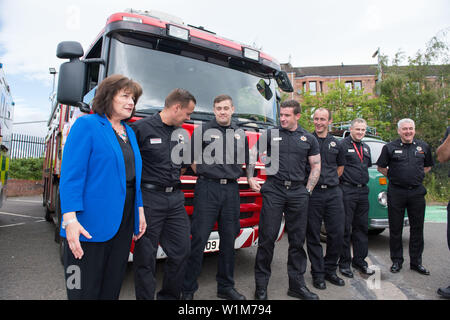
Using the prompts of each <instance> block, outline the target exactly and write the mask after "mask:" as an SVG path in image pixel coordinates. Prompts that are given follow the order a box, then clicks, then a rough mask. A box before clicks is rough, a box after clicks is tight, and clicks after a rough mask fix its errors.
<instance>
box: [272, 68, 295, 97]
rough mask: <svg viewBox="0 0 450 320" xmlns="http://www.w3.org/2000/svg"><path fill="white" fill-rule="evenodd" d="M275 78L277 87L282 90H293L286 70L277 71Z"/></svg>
mask: <svg viewBox="0 0 450 320" xmlns="http://www.w3.org/2000/svg"><path fill="white" fill-rule="evenodd" d="M275 80H276V81H277V84H278V87H279V88H280V89H281V90H283V91H284V92H293V91H294V88H293V87H292V84H291V81H290V80H289V77H288V75H287V73H286V71H277V72H276V73H275Z"/></svg>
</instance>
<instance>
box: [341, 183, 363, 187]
mask: <svg viewBox="0 0 450 320" xmlns="http://www.w3.org/2000/svg"><path fill="white" fill-rule="evenodd" d="M342 184H343V185H345V186H352V187H356V188H362V187H365V186H366V185H365V184H358V183H350V182H342Z"/></svg>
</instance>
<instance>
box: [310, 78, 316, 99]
mask: <svg viewBox="0 0 450 320" xmlns="http://www.w3.org/2000/svg"><path fill="white" fill-rule="evenodd" d="M309 92H310V93H311V95H312V96H315V95H316V93H317V82H316V81H310V82H309Z"/></svg>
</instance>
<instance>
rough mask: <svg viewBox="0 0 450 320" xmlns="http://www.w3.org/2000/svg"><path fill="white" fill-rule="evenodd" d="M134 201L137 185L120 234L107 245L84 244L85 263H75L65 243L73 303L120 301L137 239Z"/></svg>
mask: <svg viewBox="0 0 450 320" xmlns="http://www.w3.org/2000/svg"><path fill="white" fill-rule="evenodd" d="M134 198H135V188H134V185H133V186H131V187H128V186H127V192H126V198H125V205H124V210H123V217H122V222H121V224H120V227H119V230H118V231H117V233H116V234H115V235H114V237H113V238H112V239H110V240H108V241H105V242H87V241H80V244H81V248H82V249H83V252H84V254H83V257H82V258H81V259H75V257H74V255H73V253H72V251H71V250H70V248H69V245H68V243H67V240H66V239H63V241H64V254H63V262H64V270H66V272H65V276H66V288H67V298H68V299H69V300H117V299H119V294H120V289H121V287H122V282H123V279H124V277H125V272H126V269H127V262H128V257H129V255H130V247H131V240H132V237H133V229H134V200H135V199H134ZM103 214H107V213H103ZM87 231H88V232H89V230H87ZM76 273H79V276H80V279H79V280H80V285H79V287H77V284H76V281H77V279H76V278H75V277H77V276H78V275H77V274H76Z"/></svg>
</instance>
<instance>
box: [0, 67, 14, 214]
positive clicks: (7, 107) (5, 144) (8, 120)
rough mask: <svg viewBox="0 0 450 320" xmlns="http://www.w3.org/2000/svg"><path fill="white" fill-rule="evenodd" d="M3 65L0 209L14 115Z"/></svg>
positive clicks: (0, 76)
mask: <svg viewBox="0 0 450 320" xmlns="http://www.w3.org/2000/svg"><path fill="white" fill-rule="evenodd" d="M3 67H4V65H3V63H0V98H1V100H0V207H1V206H2V205H3V201H4V200H5V199H6V189H5V187H6V183H7V181H8V170H9V159H10V152H11V134H12V125H13V114H14V110H13V108H14V101H13V99H12V96H11V90H10V88H9V85H8V82H6V77H5V72H4V68H3Z"/></svg>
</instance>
